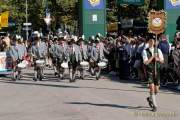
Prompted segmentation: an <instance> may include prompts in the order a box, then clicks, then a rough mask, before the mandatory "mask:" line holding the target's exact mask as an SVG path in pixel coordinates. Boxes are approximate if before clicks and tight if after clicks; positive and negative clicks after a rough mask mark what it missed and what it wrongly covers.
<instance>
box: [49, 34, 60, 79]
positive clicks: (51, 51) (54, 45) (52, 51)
mask: <svg viewBox="0 0 180 120" xmlns="http://www.w3.org/2000/svg"><path fill="white" fill-rule="evenodd" d="M57 39H58V38H57V37H56V36H55V37H54V39H53V41H52V42H51V43H50V45H49V55H50V58H51V60H52V65H53V68H54V74H55V76H57V69H56V66H57V56H56V48H57Z"/></svg>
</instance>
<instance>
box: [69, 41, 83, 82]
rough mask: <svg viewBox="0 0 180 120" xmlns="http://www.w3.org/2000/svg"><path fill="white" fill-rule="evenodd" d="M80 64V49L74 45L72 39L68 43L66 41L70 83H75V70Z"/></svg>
mask: <svg viewBox="0 0 180 120" xmlns="http://www.w3.org/2000/svg"><path fill="white" fill-rule="evenodd" d="M80 62H82V55H81V51H80V48H79V46H78V45H77V44H75V40H74V39H70V41H68V66H69V72H70V82H75V77H76V70H77V67H78V65H79V64H80Z"/></svg>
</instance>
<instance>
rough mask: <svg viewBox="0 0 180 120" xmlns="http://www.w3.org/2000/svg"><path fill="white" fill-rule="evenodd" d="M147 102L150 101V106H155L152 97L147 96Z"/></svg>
mask: <svg viewBox="0 0 180 120" xmlns="http://www.w3.org/2000/svg"><path fill="white" fill-rule="evenodd" d="M147 102H148V103H149V106H150V107H151V108H153V106H154V105H153V102H152V100H151V99H150V97H147Z"/></svg>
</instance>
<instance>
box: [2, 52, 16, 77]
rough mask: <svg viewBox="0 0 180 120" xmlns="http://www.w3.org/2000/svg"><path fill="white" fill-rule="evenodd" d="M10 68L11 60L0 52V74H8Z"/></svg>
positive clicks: (10, 70)
mask: <svg viewBox="0 0 180 120" xmlns="http://www.w3.org/2000/svg"><path fill="white" fill-rule="evenodd" d="M12 68H13V66H12V59H11V58H10V57H8V56H6V52H0V74H10V73H11V72H12Z"/></svg>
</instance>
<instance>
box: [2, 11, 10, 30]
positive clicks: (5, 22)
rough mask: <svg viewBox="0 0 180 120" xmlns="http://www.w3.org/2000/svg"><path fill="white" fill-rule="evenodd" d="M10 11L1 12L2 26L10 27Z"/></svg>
mask: <svg viewBox="0 0 180 120" xmlns="http://www.w3.org/2000/svg"><path fill="white" fill-rule="evenodd" d="M8 18H9V11H6V12H3V13H1V27H8V23H9V22H8Z"/></svg>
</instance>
